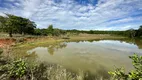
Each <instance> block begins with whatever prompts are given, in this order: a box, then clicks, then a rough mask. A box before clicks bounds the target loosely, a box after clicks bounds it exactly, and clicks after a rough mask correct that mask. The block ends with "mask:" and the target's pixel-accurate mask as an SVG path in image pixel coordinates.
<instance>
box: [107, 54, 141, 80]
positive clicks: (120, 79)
mask: <svg viewBox="0 0 142 80" xmlns="http://www.w3.org/2000/svg"><path fill="white" fill-rule="evenodd" d="M129 58H130V59H132V64H133V66H134V68H135V69H134V70H133V71H130V72H129V73H128V74H126V73H125V72H124V69H123V68H117V69H116V70H115V71H110V72H108V73H109V74H110V75H112V78H113V79H116V80H142V56H138V55H137V54H134V55H133V56H129Z"/></svg>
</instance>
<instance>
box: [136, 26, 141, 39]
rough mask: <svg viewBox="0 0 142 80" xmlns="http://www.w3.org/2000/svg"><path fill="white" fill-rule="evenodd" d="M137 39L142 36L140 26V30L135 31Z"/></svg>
mask: <svg viewBox="0 0 142 80" xmlns="http://www.w3.org/2000/svg"><path fill="white" fill-rule="evenodd" d="M136 36H137V37H141V36H142V25H141V26H140V28H139V29H138V30H137V34H136Z"/></svg>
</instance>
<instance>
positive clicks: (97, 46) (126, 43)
mask: <svg viewBox="0 0 142 80" xmlns="http://www.w3.org/2000/svg"><path fill="white" fill-rule="evenodd" d="M27 53H28V54H29V55H30V54H32V53H34V54H36V59H37V60H40V61H41V62H47V63H52V64H60V65H62V66H63V67H65V68H67V69H70V70H72V71H76V72H78V71H83V72H89V73H90V74H92V75H102V76H103V77H108V71H109V70H113V69H114V68H115V67H124V68H125V69H126V72H127V71H128V70H131V69H133V66H132V64H131V59H129V57H128V56H130V55H133V54H134V53H137V54H139V55H142V41H141V40H91V41H77V42H74V41H67V42H61V43H57V44H53V45H49V46H47V47H42V46H40V47H36V48H34V49H31V50H28V51H27Z"/></svg>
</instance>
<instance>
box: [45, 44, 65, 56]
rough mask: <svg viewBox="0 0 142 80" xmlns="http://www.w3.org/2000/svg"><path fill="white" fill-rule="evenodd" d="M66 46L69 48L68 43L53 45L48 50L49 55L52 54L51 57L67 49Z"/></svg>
mask: <svg viewBox="0 0 142 80" xmlns="http://www.w3.org/2000/svg"><path fill="white" fill-rule="evenodd" d="M66 46H67V44H66V43H57V44H52V45H49V46H48V48H47V50H48V53H50V55H53V54H54V52H55V51H57V50H59V49H62V48H65V47H66Z"/></svg>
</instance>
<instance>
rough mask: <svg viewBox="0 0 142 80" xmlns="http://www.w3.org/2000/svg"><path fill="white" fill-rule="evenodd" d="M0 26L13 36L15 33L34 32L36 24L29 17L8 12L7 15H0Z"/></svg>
mask: <svg viewBox="0 0 142 80" xmlns="http://www.w3.org/2000/svg"><path fill="white" fill-rule="evenodd" d="M0 28H1V29H2V30H3V31H4V32H7V33H9V36H10V37H12V34H13V33H20V34H23V35H24V34H25V33H28V34H33V33H34V28H36V24H35V23H34V22H32V21H30V20H29V19H26V18H22V17H19V16H15V15H11V14H6V16H0Z"/></svg>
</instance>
